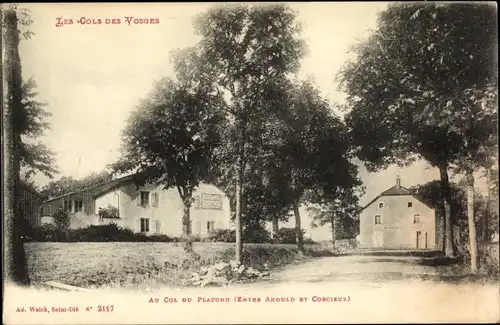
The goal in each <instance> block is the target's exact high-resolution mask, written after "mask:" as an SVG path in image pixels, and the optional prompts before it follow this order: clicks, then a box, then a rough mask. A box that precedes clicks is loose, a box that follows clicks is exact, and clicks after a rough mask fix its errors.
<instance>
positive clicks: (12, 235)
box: [2, 9, 30, 285]
mask: <svg viewBox="0 0 500 325" xmlns="http://www.w3.org/2000/svg"><path fill="white" fill-rule="evenodd" d="M2 25H3V26H4V28H3V30H2V31H3V39H4V48H5V56H4V64H3V66H4V69H3V78H4V98H3V100H4V114H5V119H4V125H3V132H4V134H3V138H4V139H3V141H2V142H4V148H3V149H4V153H5V155H3V158H4V161H3V165H4V171H5V173H4V175H5V183H4V193H5V196H6V203H7V204H5V206H4V218H5V219H4V220H5V226H6V230H7V231H6V232H5V236H6V237H7V238H6V241H7V243H8V244H7V245H4V248H5V255H6V258H7V263H6V264H7V265H6V272H5V273H6V274H5V275H7V277H8V280H11V281H13V282H14V283H16V284H18V285H29V283H30V280H29V276H28V269H27V265H26V256H25V252H24V246H23V241H22V238H21V233H22V231H21V229H20V226H21V225H22V217H23V216H22V215H21V207H20V206H19V202H18V201H19V198H20V153H19V150H20V143H21V142H20V141H21V135H20V133H19V132H17V126H18V125H19V122H18V118H17V116H18V114H19V110H20V109H21V99H22V92H21V85H22V71H21V59H20V57H19V32H18V26H17V15H16V12H15V10H12V9H6V10H3V11H2ZM5 157H7V159H5ZM4 202H5V201H4Z"/></svg>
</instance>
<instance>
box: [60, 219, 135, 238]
mask: <svg viewBox="0 0 500 325" xmlns="http://www.w3.org/2000/svg"><path fill="white" fill-rule="evenodd" d="M137 235H139V234H134V232H133V231H132V230H130V229H124V228H121V227H119V226H117V225H116V224H114V223H111V224H109V225H103V226H89V227H87V228H81V229H76V230H73V231H71V234H70V241H76V242H80V241H85V242H106V241H141V240H140V239H141V237H140V236H137Z"/></svg>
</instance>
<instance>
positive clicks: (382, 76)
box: [340, 3, 496, 257]
mask: <svg viewBox="0 0 500 325" xmlns="http://www.w3.org/2000/svg"><path fill="white" fill-rule="evenodd" d="M495 26H496V13H495V10H494V9H493V8H492V7H491V6H490V5H488V4H435V3H433V4H415V3H408V4H404V3H397V4H391V5H390V6H389V7H388V9H387V10H385V11H383V12H381V14H380V16H379V20H378V26H377V29H376V30H375V31H374V32H373V33H372V34H371V35H370V36H369V38H368V39H367V40H366V41H364V42H362V43H360V44H358V45H357V46H356V47H355V49H354V51H355V52H356V54H357V59H356V60H354V61H351V62H349V63H347V64H346V65H345V67H344V68H343V70H342V72H341V73H340V82H341V88H342V89H344V90H345V91H346V92H347V94H348V106H349V107H350V109H351V111H350V113H349V114H348V116H347V121H348V124H349V125H350V127H351V129H352V133H353V139H354V140H355V144H356V145H357V146H358V148H359V150H358V156H359V158H361V159H362V160H363V161H365V162H366V165H367V168H368V169H369V170H372V171H375V170H378V169H380V168H386V167H387V166H388V165H389V164H391V163H398V164H403V165H404V164H407V163H409V162H412V161H414V160H415V159H416V158H423V159H425V160H427V161H428V162H429V163H430V164H431V165H432V166H435V167H436V168H438V169H439V172H440V176H441V183H442V187H441V188H442V195H443V199H444V208H445V232H444V233H445V253H446V256H448V257H452V256H454V249H453V241H452V228H451V220H452V216H451V211H450V201H451V195H450V186H449V176H448V173H449V169H450V166H451V165H452V164H455V163H456V162H457V160H459V159H460V158H461V157H462V155H463V136H462V134H460V133H457V132H454V129H453V128H452V125H453V124H450V123H447V122H445V123H443V121H450V118H448V117H450V116H454V114H456V112H457V105H455V104H454V101H453V100H454V99H455V98H456V97H460V94H463V93H464V92H466V91H467V89H470V88H475V89H479V90H481V91H482V90H484V89H486V88H487V87H488V85H489V84H491V83H492V82H494V80H493V79H494V75H495V73H494V72H493V70H494V69H491V68H492V67H495V66H496V65H495V62H496V61H495V60H496V59H495V52H494V51H493V50H492V47H491V45H492V44H493V43H492V42H493V40H494V36H495V35H494V34H493V31H494V30H495ZM445 116H446V117H447V118H443V117H445Z"/></svg>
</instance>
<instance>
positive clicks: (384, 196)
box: [359, 176, 439, 249]
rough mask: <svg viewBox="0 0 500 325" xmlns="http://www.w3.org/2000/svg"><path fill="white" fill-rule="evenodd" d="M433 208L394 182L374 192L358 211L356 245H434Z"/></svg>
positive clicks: (382, 247) (410, 246) (406, 247)
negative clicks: (385, 188)
mask: <svg viewBox="0 0 500 325" xmlns="http://www.w3.org/2000/svg"><path fill="white" fill-rule="evenodd" d="M437 219H438V218H437V216H436V210H435V209H434V208H433V207H432V206H430V205H429V204H427V203H426V202H424V200H423V199H421V198H419V197H418V196H417V195H416V193H412V192H411V191H410V190H408V189H406V188H404V187H403V186H401V179H400V178H399V176H398V177H397V179H396V184H395V185H394V186H393V187H391V188H389V189H388V190H386V191H384V192H382V193H380V194H379V195H377V196H376V197H375V198H374V199H373V200H371V201H370V202H369V203H368V204H367V205H366V206H365V207H364V208H363V209H362V211H361V213H360V217H359V222H360V234H359V247H360V248H376V249H384V248H389V249H435V248H436V247H437V246H438V245H437V243H438V237H439V234H438V231H437V229H438V220H437Z"/></svg>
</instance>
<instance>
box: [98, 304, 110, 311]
mask: <svg viewBox="0 0 500 325" xmlns="http://www.w3.org/2000/svg"><path fill="white" fill-rule="evenodd" d="M113 308H114V305H98V306H97V311H98V312H101V311H102V312H107V311H113Z"/></svg>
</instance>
